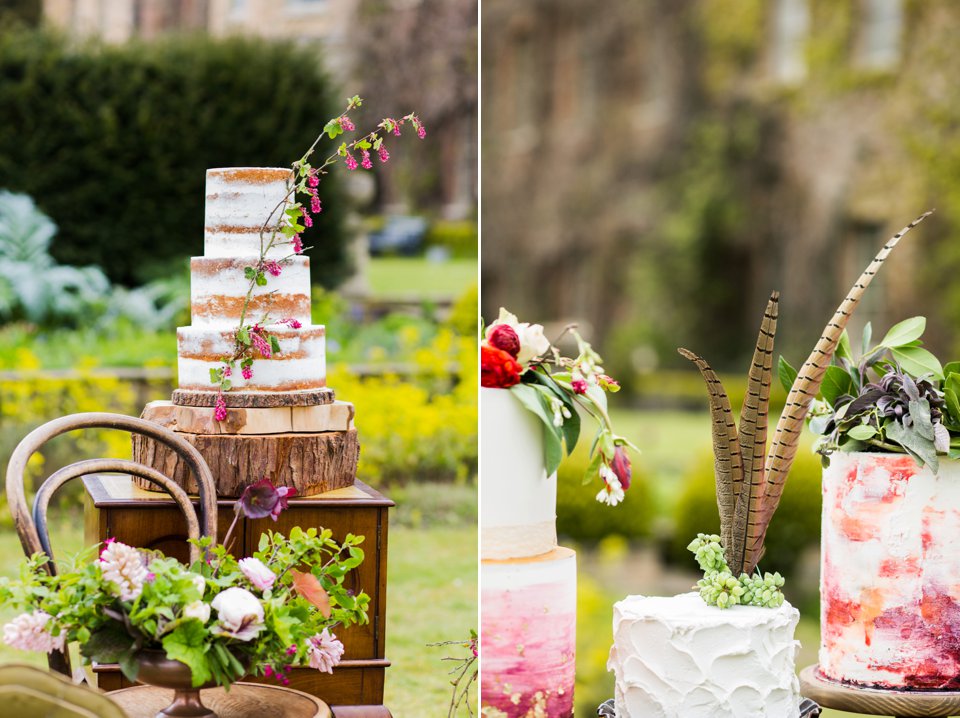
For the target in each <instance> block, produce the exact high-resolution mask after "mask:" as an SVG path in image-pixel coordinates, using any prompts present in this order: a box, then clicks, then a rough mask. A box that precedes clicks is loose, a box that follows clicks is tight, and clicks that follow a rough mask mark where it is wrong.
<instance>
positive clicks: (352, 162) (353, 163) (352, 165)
mask: <svg viewBox="0 0 960 718" xmlns="http://www.w3.org/2000/svg"><path fill="white" fill-rule="evenodd" d="M345 161H346V163H347V169H348V170H355V169H357V158H356V157H354V156H353V155H352V154H350V153H349V152H347V158H346V160H345Z"/></svg>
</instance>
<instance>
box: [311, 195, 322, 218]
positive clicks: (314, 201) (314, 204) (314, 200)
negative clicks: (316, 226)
mask: <svg viewBox="0 0 960 718" xmlns="http://www.w3.org/2000/svg"><path fill="white" fill-rule="evenodd" d="M310 211H311V212H313V213H314V214H320V212H322V211H323V207H321V206H320V198H319V197H317V195H313V197H311V198H310Z"/></svg>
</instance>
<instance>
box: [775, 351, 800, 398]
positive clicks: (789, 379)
mask: <svg viewBox="0 0 960 718" xmlns="http://www.w3.org/2000/svg"><path fill="white" fill-rule="evenodd" d="M777 376H778V377H779V378H780V386H782V387H783V390H784V391H786V392H787V393H790V390H791V389H792V388H793V382H795V381H796V380H797V370H796V369H794V368H793V367H792V366H791V365H790V362H788V361H787V360H786V359H784V358H783V355H782V354H781V355H780V361H778V362H777Z"/></svg>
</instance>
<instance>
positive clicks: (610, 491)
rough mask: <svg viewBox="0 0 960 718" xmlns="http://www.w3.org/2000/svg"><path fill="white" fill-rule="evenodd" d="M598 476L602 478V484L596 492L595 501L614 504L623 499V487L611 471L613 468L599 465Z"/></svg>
mask: <svg viewBox="0 0 960 718" xmlns="http://www.w3.org/2000/svg"><path fill="white" fill-rule="evenodd" d="M600 478H601V479H603V484H604V486H603V488H602V489H600V493H598V494H597V501H599V502H600V503H601V504H610V506H616V505H617V504H619V503H620V502H621V501H623V496H624V493H623V487H622V486H621V485H620V479H618V478H617V475H616V474H615V473H613V469H611V468H610V467H609V466H601V467H600Z"/></svg>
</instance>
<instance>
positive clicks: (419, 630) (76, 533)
mask: <svg viewBox="0 0 960 718" xmlns="http://www.w3.org/2000/svg"><path fill="white" fill-rule="evenodd" d="M61 516H62V515H61V514H54V516H53V518H54V524H55V525H56V526H57V528H55V529H54V535H53V546H54V550H55V551H56V550H57V548H58V547H71V550H72V547H77V546H81V545H82V534H83V528H82V521H81V520H80V516H79V513H77V514H75V515H73V514H71V515H70V516H69V517H68V520H62V519H61ZM389 541H390V557H389V568H388V571H389V575H388V591H387V596H388V609H387V647H386V654H387V658H389V659H390V660H391V661H392V663H393V665H392V666H391V667H390V668H388V669H387V679H386V697H385V701H386V704H387V706H388V707H389V708H390V709H391V711H392V712H393V714H394V715H395V716H397V718H405V717H411V718H412V717H413V716H439V715H446V706H447V703H448V702H449V700H450V686H449V684H448V677H447V675H446V671H447V664H445V663H443V662H442V661H441V659H442V658H443V657H444V656H445V655H454V654H456V655H460V653H463V652H464V651H463V650H462V649H460V650H459V651H453V650H452V649H450V648H447V647H444V648H430V647H427V645H426V644H427V643H435V642H440V641H446V640H460V639H461V638H467V637H468V636H469V632H470V629H471V628H475V627H476V626H477V529H476V522H475V521H474V522H472V523H463V522H461V523H459V524H457V525H445V526H440V527H437V526H422V527H420V528H411V527H409V526H405V525H395V526H392V527H391V528H390V537H389ZM21 556H22V553H21V550H20V543H19V540H18V539H17V536H16V533H15V532H14V531H13V529H11V528H4V529H2V530H0V575H3V576H16V575H17V573H18V570H19V563H20V558H21ZM14 613H15V612H14V611H12V610H10V609H9V608H8V607H5V606H0V622H6V621H7V620H9V618H11V617H12V615H14ZM7 662H21V663H33V664H35V665H41V666H45V665H46V659H45V656H41V655H37V654H30V653H24V652H21V651H17V650H15V649H12V648H8V647H6V646H5V645H3V644H2V643H0V663H7ZM472 696H473V698H474V700H475V699H476V692H475V691H474V692H473V694H472ZM474 705H475V704H474Z"/></svg>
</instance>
